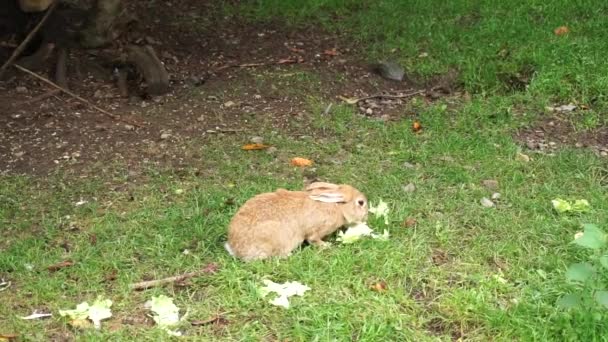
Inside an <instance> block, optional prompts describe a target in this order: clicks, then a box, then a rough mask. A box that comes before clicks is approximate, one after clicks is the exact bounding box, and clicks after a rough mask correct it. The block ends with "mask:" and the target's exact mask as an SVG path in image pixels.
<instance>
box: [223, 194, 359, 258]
mask: <svg viewBox="0 0 608 342" xmlns="http://www.w3.org/2000/svg"><path fill="white" fill-rule="evenodd" d="M367 212H368V203H367V198H366V197H365V195H364V194H363V193H361V192H360V191H359V190H357V189H355V188H354V187H352V186H350V185H346V184H340V185H336V184H331V183H324V182H315V183H312V184H310V185H308V186H307V187H306V189H305V190H304V191H288V190H285V189H278V190H276V191H275V192H270V193H263V194H260V195H257V196H255V197H253V198H251V199H249V200H248V201H247V202H245V204H243V206H242V207H241V208H240V209H239V210H238V211H237V213H236V214H235V215H234V217H233V218H232V221H231V222H230V225H229V228H228V242H227V243H226V244H225V247H226V250H227V251H228V252H229V253H230V254H231V255H233V256H236V257H238V258H240V259H242V260H244V261H251V260H256V259H265V258H268V257H274V256H278V257H286V256H289V255H290V254H291V252H292V251H293V250H294V249H296V248H297V247H298V246H300V245H301V244H302V243H303V242H304V241H308V242H309V243H311V244H313V245H317V246H325V245H326V244H327V243H326V242H324V241H322V238H323V237H325V236H327V235H329V234H331V233H333V232H335V231H336V230H337V229H338V228H340V227H342V226H344V225H347V224H352V223H362V222H365V221H366V220H367Z"/></svg>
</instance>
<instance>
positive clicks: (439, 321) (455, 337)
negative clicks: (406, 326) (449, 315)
mask: <svg viewBox="0 0 608 342" xmlns="http://www.w3.org/2000/svg"><path fill="white" fill-rule="evenodd" d="M425 325H426V329H427V330H428V331H429V332H430V333H431V334H433V335H435V336H441V335H450V337H451V339H452V341H460V340H461V339H462V337H464V336H463V333H462V332H461V331H460V329H459V328H458V327H457V326H456V325H455V324H454V323H451V322H448V321H446V320H444V319H443V318H439V317H435V318H433V319H431V320H430V321H428V322H427V323H426V324H425Z"/></svg>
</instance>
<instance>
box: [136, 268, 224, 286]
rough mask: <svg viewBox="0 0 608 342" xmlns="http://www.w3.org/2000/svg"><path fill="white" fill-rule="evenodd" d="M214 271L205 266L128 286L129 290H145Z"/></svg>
mask: <svg viewBox="0 0 608 342" xmlns="http://www.w3.org/2000/svg"><path fill="white" fill-rule="evenodd" d="M213 272H214V271H212V270H209V269H207V268H204V269H202V270H198V271H194V272H190V273H184V274H181V275H178V276H174V277H169V278H163V279H155V280H148V281H141V282H139V283H134V284H131V285H129V288H130V289H131V290H145V289H148V288H150V287H155V286H160V285H165V284H170V283H175V282H178V281H182V280H186V279H188V278H192V277H196V276H199V275H202V274H205V273H213Z"/></svg>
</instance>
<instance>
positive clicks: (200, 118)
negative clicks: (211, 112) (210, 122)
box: [196, 115, 205, 122]
mask: <svg viewBox="0 0 608 342" xmlns="http://www.w3.org/2000/svg"><path fill="white" fill-rule="evenodd" d="M196 121H201V122H202V121H205V115H201V116H199V117H198V118H196Z"/></svg>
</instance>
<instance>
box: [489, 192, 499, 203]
mask: <svg viewBox="0 0 608 342" xmlns="http://www.w3.org/2000/svg"><path fill="white" fill-rule="evenodd" d="M491 198H492V200H494V201H496V200H499V199H500V192H495V193H493V194H492V197H491Z"/></svg>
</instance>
